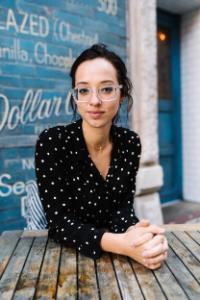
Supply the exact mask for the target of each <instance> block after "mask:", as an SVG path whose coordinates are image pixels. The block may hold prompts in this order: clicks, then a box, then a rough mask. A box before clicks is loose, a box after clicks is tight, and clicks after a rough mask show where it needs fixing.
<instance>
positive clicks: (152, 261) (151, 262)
mask: <svg viewBox="0 0 200 300" xmlns="http://www.w3.org/2000/svg"><path fill="white" fill-rule="evenodd" d="M165 258H166V256H165V254H164V253H162V254H160V255H158V256H156V257H153V258H147V259H145V260H144V264H146V265H155V264H159V263H161V262H163V261H164V260H165Z"/></svg>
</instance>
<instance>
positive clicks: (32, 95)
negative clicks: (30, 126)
mask: <svg viewBox="0 0 200 300" xmlns="http://www.w3.org/2000/svg"><path fill="white" fill-rule="evenodd" d="M69 101H70V93H68V95H67V97H66V99H65V114H66V115H71V112H70V111H69ZM61 104H62V97H61V96H59V97H58V96H53V98H48V99H45V98H43V90H42V89H38V90H35V91H34V90H33V89H29V90H28V91H27V92H26V94H25V97H24V99H23V101H22V103H21V102H20V103H19V105H13V106H12V107H10V103H9V99H8V98H7V97H6V95H4V94H0V111H1V115H0V132H1V131H2V130H3V129H5V128H7V129H9V130H13V129H15V128H16V127H17V126H18V125H25V124H27V123H30V122H36V121H37V120H42V119H44V118H50V117H52V116H53V115H54V116H60V114H61V113H62V107H61Z"/></svg>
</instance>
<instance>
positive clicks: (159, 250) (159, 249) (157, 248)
mask: <svg viewBox="0 0 200 300" xmlns="http://www.w3.org/2000/svg"><path fill="white" fill-rule="evenodd" d="M167 250H168V245H165V244H164V243H159V244H157V245H154V246H152V247H151V248H149V249H146V250H144V251H143V253H142V256H143V257H145V258H149V257H155V256H157V255H160V254H163V253H164V252H166V251H167Z"/></svg>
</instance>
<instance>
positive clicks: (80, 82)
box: [77, 80, 114, 85]
mask: <svg viewBox="0 0 200 300" xmlns="http://www.w3.org/2000/svg"><path fill="white" fill-rule="evenodd" d="M100 83H114V81H113V80H103V81H101V82H100ZM78 84H88V82H87V81H79V82H78V83H77V85H78Z"/></svg>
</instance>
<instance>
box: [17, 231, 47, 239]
mask: <svg viewBox="0 0 200 300" xmlns="http://www.w3.org/2000/svg"><path fill="white" fill-rule="evenodd" d="M26 236H29V237H39V236H48V230H46V229H44V230H25V231H23V234H22V237H26Z"/></svg>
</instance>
